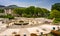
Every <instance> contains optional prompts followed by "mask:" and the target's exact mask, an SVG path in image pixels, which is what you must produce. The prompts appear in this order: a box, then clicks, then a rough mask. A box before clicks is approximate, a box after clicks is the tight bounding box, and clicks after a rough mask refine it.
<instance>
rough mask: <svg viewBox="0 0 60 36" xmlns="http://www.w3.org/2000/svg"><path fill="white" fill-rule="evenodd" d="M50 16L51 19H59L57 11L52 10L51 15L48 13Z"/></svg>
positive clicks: (59, 15)
mask: <svg viewBox="0 0 60 36" xmlns="http://www.w3.org/2000/svg"><path fill="white" fill-rule="evenodd" d="M50 16H51V17H52V18H60V11H58V10H52V11H51V13H50Z"/></svg>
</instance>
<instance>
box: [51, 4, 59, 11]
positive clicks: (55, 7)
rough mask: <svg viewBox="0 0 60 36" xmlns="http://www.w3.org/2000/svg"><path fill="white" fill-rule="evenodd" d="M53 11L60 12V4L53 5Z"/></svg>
mask: <svg viewBox="0 0 60 36" xmlns="http://www.w3.org/2000/svg"><path fill="white" fill-rule="evenodd" d="M52 10H58V11H60V3H55V4H53V5H52Z"/></svg>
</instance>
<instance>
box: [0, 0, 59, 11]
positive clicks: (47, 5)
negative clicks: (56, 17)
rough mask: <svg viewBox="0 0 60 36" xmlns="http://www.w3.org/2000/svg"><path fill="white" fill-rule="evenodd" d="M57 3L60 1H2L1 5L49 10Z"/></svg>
mask: <svg viewBox="0 0 60 36" xmlns="http://www.w3.org/2000/svg"><path fill="white" fill-rule="evenodd" d="M55 3H60V0H0V5H5V6H8V5H17V6H20V7H29V6H35V7H41V8H46V9H48V10H50V9H51V6H52V5H53V4H55Z"/></svg>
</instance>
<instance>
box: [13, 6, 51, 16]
mask: <svg viewBox="0 0 60 36" xmlns="http://www.w3.org/2000/svg"><path fill="white" fill-rule="evenodd" d="M14 13H15V14H19V15H20V16H23V17H47V16H49V13H50V12H49V11H48V10H47V9H44V8H39V7H34V6H30V7H28V8H15V9H14Z"/></svg>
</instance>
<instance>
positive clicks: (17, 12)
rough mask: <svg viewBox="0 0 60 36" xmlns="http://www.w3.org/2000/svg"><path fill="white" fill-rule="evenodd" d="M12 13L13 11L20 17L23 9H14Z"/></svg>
mask: <svg viewBox="0 0 60 36" xmlns="http://www.w3.org/2000/svg"><path fill="white" fill-rule="evenodd" d="M13 11H14V13H16V14H18V15H20V16H22V14H23V12H24V9H23V8H15V9H14V10H13Z"/></svg>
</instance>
